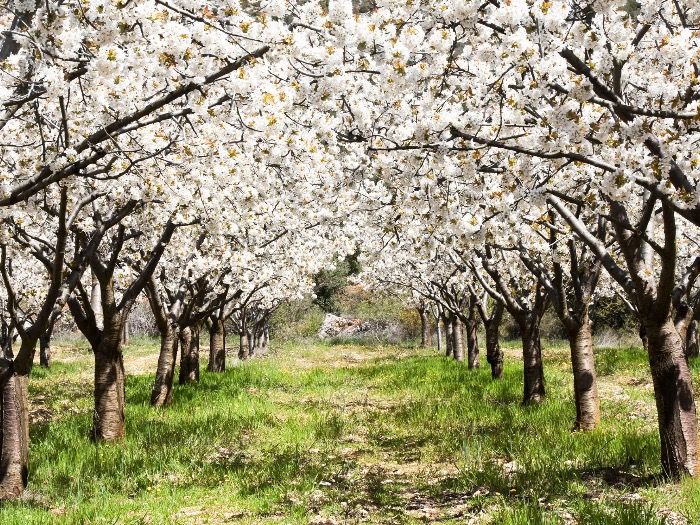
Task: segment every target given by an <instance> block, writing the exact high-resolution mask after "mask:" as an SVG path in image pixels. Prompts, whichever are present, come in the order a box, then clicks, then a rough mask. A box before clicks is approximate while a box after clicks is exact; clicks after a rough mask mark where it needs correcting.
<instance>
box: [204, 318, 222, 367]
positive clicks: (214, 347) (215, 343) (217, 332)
mask: <svg viewBox="0 0 700 525" xmlns="http://www.w3.org/2000/svg"><path fill="white" fill-rule="evenodd" d="M207 370H209V371H210V372H223V371H224V370H226V333H225V331H224V322H223V320H221V319H216V320H214V321H213V322H212V323H211V327H210V328H209V365H208V366H207Z"/></svg>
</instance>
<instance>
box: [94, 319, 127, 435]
mask: <svg viewBox="0 0 700 525" xmlns="http://www.w3.org/2000/svg"><path fill="white" fill-rule="evenodd" d="M94 352H95V410H94V413H93V421H92V438H93V439H94V440H95V441H115V440H118V439H121V438H122V437H124V433H125V427H124V402H125V382H124V377H125V374H124V360H123V358H122V351H121V326H119V327H118V329H117V330H110V333H108V334H105V335H104V336H103V337H102V340H101V341H100V344H99V345H98V346H97V348H95V349H94Z"/></svg>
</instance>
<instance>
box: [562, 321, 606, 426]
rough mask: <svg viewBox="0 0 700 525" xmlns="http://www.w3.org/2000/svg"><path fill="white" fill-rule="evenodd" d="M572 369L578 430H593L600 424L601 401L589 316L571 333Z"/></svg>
mask: <svg viewBox="0 0 700 525" xmlns="http://www.w3.org/2000/svg"><path fill="white" fill-rule="evenodd" d="M569 346H570V347H571V368H572V370H573V373H574V399H575V402H576V423H575V425H574V429H576V430H593V429H594V428H596V427H597V426H598V423H600V401H599V399H598V384H597V379H596V372H595V357H594V355H593V334H592V333H591V323H590V320H589V319H588V315H587V314H586V315H585V316H584V319H583V322H582V323H581V325H580V326H579V327H577V328H572V329H571V330H570V331H569Z"/></svg>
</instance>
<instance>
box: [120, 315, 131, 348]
mask: <svg viewBox="0 0 700 525" xmlns="http://www.w3.org/2000/svg"><path fill="white" fill-rule="evenodd" d="M130 342H131V326H130V324H129V319H125V320H124V326H123V327H122V346H126V345H128V344H129V343H130Z"/></svg>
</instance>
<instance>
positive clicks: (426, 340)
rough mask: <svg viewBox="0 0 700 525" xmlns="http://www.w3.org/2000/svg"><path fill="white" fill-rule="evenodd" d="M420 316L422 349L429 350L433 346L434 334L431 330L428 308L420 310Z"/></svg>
mask: <svg viewBox="0 0 700 525" xmlns="http://www.w3.org/2000/svg"><path fill="white" fill-rule="evenodd" d="M418 314H419V315H420V329H421V330H420V333H421V337H420V345H421V348H428V347H430V346H433V333H432V331H431V330H430V317H429V315H428V310H427V308H419V309H418Z"/></svg>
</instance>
